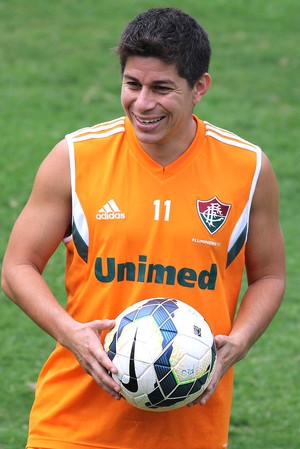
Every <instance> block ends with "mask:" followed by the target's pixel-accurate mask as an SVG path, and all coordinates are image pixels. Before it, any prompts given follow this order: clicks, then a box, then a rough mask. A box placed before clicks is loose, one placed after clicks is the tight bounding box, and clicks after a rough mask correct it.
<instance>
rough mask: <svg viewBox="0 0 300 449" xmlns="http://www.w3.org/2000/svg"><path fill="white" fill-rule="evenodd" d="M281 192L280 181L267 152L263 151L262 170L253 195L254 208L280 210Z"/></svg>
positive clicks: (254, 209)
mask: <svg viewBox="0 0 300 449" xmlns="http://www.w3.org/2000/svg"><path fill="white" fill-rule="evenodd" d="M278 206H279V192H278V183H277V179H276V176H275V173H274V170H273V168H272V165H271V163H270V160H269V158H268V157H267V156H266V154H265V153H262V164H261V171H260V175H259V178H258V182H257V186H256V190H255V194H254V197H253V204H252V210H253V211H256V210H257V209H260V208H263V209H264V210H265V211H266V210H268V209H269V207H271V208H275V209H276V210H278Z"/></svg>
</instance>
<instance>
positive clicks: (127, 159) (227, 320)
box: [28, 117, 261, 449]
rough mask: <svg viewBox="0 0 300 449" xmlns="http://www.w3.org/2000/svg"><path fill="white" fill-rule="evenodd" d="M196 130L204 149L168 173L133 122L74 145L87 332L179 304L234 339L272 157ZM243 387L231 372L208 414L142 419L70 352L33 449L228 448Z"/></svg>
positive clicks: (52, 360) (56, 367) (59, 354)
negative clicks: (257, 201) (143, 309)
mask: <svg viewBox="0 0 300 449" xmlns="http://www.w3.org/2000/svg"><path fill="white" fill-rule="evenodd" d="M194 119H195V120H196V121H197V135H196V137H195V139H194V141H193V143H192V145H191V146H190V147H189V149H188V150H187V151H186V152H185V153H184V154H182V156H181V157H180V158H179V159H177V160H176V161H174V162H173V163H171V164H170V165H168V166H167V167H166V168H162V167H161V166H160V165H159V164H157V163H156V162H155V161H154V160H152V159H151V158H150V157H149V156H148V155H147V154H146V153H145V152H144V151H143V150H142V148H141V147H140V145H139V143H138V141H137V140H136V137H135V135H134V132H133V129H132V126H131V124H130V123H129V121H128V119H124V118H120V119H117V120H114V121H111V122H107V123H103V124H100V125H97V126H94V127H92V128H85V129H82V130H79V131H77V132H75V133H73V134H70V135H68V136H67V140H68V143H69V148H70V164H71V179H72V189H73V232H72V236H70V238H69V239H66V242H65V243H66V247H67V267H66V288H67V293H68V302H67V310H68V312H69V313H70V314H71V315H72V316H73V317H74V318H75V319H76V320H78V321H80V322H88V321H91V320H95V319H102V318H114V317H116V316H117V315H118V314H119V313H120V312H121V311H123V309H125V308H126V307H127V306H129V305H131V304H133V303H134V302H137V301H140V300H142V299H146V298H151V297H174V298H178V299H180V300H182V301H185V302H187V303H188V304H190V305H192V306H194V307H195V308H196V309H197V310H199V311H200V313H202V314H203V315H204V317H205V318H206V320H207V321H208V323H209V325H210V326H211V329H212V331H213V332H214V334H215V335H216V334H219V333H221V334H228V333H229V332H230V329H231V326H232V322H233V318H234V315H235V311H236V306H237V300H238V294H239V290H240V285H241V278H242V273H243V269H244V250H245V243H246V239H247V230H248V222H249V213H250V207H251V201H252V197H253V194H254V190H255V186H256V182H257V178H258V175H259V170H260V154H261V152H260V149H259V148H258V147H256V146H255V145H252V144H251V143H249V142H247V141H245V140H242V139H241V138H239V137H238V136H236V135H235V134H232V133H230V132H228V131H225V130H223V129H220V128H217V127H215V126H213V125H211V124H209V123H206V122H202V121H201V120H199V119H198V118H196V117H194ZM232 382H233V370H230V371H229V372H228V373H227V374H226V375H225V376H224V378H223V379H222V380H221V382H220V384H219V386H218V389H217V390H216V392H215V393H214V395H213V396H212V398H211V399H210V400H209V402H208V403H207V405H205V406H204V407H201V406H194V407H192V408H188V407H183V408H180V409H177V410H174V411H169V412H163V413H158V412H150V411H149V412H148V411H141V410H138V409H136V408H134V407H132V406H131V405H129V404H127V403H126V401H125V400H121V401H116V400H115V399H113V398H112V397H111V396H110V395H108V394H107V393H105V392H103V391H102V389H101V388H100V387H98V386H97V385H96V383H95V382H94V381H93V379H92V378H91V377H90V376H89V375H87V374H86V373H85V372H84V371H83V369H82V368H81V367H80V366H79V364H78V362H77V360H76V359H75V357H74V356H73V355H72V353H71V352H69V351H68V350H67V349H65V348H63V347H62V346H61V345H59V344H58V345H57V347H56V349H55V350H54V352H53V353H52V355H51V356H50V357H49V359H48V361H47V362H46V364H45V366H44V368H43V370H42V372H41V374H40V377H39V381H38V386H37V394H36V399H35V402H34V405H33V409H32V412H31V418H30V432H29V440H28V446H35V447H42V448H53V449H62V448H63V449H78V448H84V449H90V448H91V447H94V448H101V449H104V448H105V449H108V448H109V449H141V448H143V449H153V447H156V445H159V446H160V447H163V448H164V449H171V448H172V449H183V448H185V449H196V448H197V449H218V448H220V449H221V448H225V447H227V444H228V427H229V419H230V409H231V398H232Z"/></svg>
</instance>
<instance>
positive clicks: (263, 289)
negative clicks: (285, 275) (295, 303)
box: [230, 277, 285, 358]
mask: <svg viewBox="0 0 300 449" xmlns="http://www.w3.org/2000/svg"><path fill="white" fill-rule="evenodd" d="M284 289H285V282H284V279H282V278H280V277H278V278H276V277H267V278H262V279H259V280H257V281H256V282H254V283H253V284H251V285H250V286H249V287H248V289H247V290H246V292H245V295H244V297H243V299H242V301H241V305H240V308H239V311H238V313H237V316H236V319H235V322H234V325H233V328H232V331H231V333H230V337H232V338H233V339H234V340H235V341H236V342H237V344H238V346H239V349H240V356H239V358H243V357H244V356H245V355H246V354H247V352H248V351H249V350H250V348H251V347H252V346H253V344H254V343H255V342H256V340H257V339H258V338H259V337H260V336H261V335H262V334H263V333H264V331H265V330H266V328H267V327H268V325H269V324H270V322H271V321H272V319H273V317H274V315H275V314H276V312H277V310H278V308H279V307H280V304H281V301H282V298H283V294H284Z"/></svg>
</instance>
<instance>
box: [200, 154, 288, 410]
mask: <svg viewBox="0 0 300 449" xmlns="http://www.w3.org/2000/svg"><path fill="white" fill-rule="evenodd" d="M246 269H247V277H248V288H247V290H246V292H245V295H244V297H243V299H242V302H241V305H240V308H239V311H238V313H237V316H236V319H235V322H234V325H233V328H232V331H231V333H230V335H229V336H225V335H217V336H216V345H217V349H218V364H217V369H216V372H215V375H214V378H213V380H212V382H211V384H210V386H209V387H208V389H207V391H206V392H205V393H204V394H203V396H202V397H201V400H200V403H201V404H202V405H204V404H205V403H206V402H207V400H208V399H209V397H210V396H211V395H212V393H213V392H214V390H215V388H216V386H217V384H218V382H219V380H220V379H221V377H222V376H223V375H224V374H225V372H226V371H227V370H228V369H229V368H230V367H231V366H232V365H234V364H235V363H236V362H238V361H239V360H241V359H242V358H243V357H245V356H246V354H247V352H248V351H249V350H250V348H251V347H252V346H253V344H254V343H255V341H256V340H257V339H258V338H259V337H260V336H261V335H262V334H263V332H264V331H265V330H266V328H267V327H268V325H269V324H270V322H271V320H272V319H273V317H274V315H275V314H276V312H277V310H278V308H279V306H280V304H281V301H282V298H283V295H284V290H285V250H284V242H283V236H282V232H281V228H280V224H279V195H278V187H277V182H276V178H275V175H274V172H273V170H272V168H271V166H270V163H269V161H268V159H267V157H266V156H265V155H263V163H262V170H261V174H260V177H259V180H258V184H257V188H256V192H255V195H254V198H253V204H252V208H251V215H250V225H249V235H248V241H247V247H246Z"/></svg>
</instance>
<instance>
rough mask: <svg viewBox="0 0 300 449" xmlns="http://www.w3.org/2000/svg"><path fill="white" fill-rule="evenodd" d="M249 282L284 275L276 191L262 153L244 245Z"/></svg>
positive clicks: (277, 277)
mask: <svg viewBox="0 0 300 449" xmlns="http://www.w3.org/2000/svg"><path fill="white" fill-rule="evenodd" d="M246 268H247V276H248V282H249V284H252V283H253V282H255V281H257V280H259V279H262V278H274V279H282V280H283V281H284V278H285V251H284V241H283V235H282V231H281V227H280V223H279V193H278V185H277V181H276V177H275V174H274V171H273V169H272V167H271V164H270V162H269V160H268V158H267V157H266V156H265V155H263V159H262V168H261V173H260V176H259V179H258V183H257V187H256V191H255V194H254V197H253V203H252V207H251V213H250V223H249V234H248V240H247V246H246Z"/></svg>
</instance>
